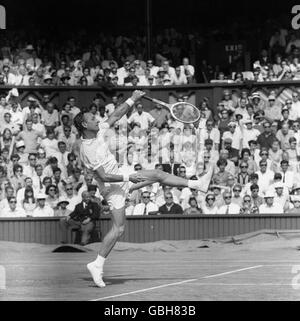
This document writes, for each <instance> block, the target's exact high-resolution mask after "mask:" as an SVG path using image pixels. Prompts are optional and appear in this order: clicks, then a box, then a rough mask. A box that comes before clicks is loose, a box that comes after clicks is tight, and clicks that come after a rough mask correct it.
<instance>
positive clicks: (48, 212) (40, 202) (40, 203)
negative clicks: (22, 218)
mask: <svg viewBox="0 0 300 321" xmlns="http://www.w3.org/2000/svg"><path fill="white" fill-rule="evenodd" d="M46 197H47V196H46V195H45V194H42V193H40V194H38V195H37V197H36V200H37V207H36V208H35V209H34V210H33V213H32V216H33V217H51V216H54V211H53V209H52V208H51V207H50V206H49V205H46Z"/></svg>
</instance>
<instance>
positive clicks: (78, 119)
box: [73, 112, 84, 136]
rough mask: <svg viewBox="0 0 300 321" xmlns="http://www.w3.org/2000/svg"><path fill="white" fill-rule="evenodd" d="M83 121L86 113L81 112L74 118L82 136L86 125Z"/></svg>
mask: <svg viewBox="0 0 300 321" xmlns="http://www.w3.org/2000/svg"><path fill="white" fill-rule="evenodd" d="M83 122H84V113H83V112H80V113H78V114H77V115H76V116H75V118H74V120H73V123H74V126H75V127H76V129H77V131H78V133H79V135H80V136H82V133H83V131H84V127H83V125H82V123H83Z"/></svg>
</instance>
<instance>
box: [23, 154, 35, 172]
mask: <svg viewBox="0 0 300 321" xmlns="http://www.w3.org/2000/svg"><path fill="white" fill-rule="evenodd" d="M36 162H37V159H36V154H34V153H30V154H29V155H28V165H26V166H23V173H24V175H25V176H26V177H31V178H33V177H34V176H35V175H36V171H35V166H36Z"/></svg>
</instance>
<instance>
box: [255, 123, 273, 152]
mask: <svg viewBox="0 0 300 321" xmlns="http://www.w3.org/2000/svg"><path fill="white" fill-rule="evenodd" d="M263 126H264V131H263V133H261V134H260V135H259V136H258V137H257V143H258V144H259V146H260V148H266V149H267V150H269V149H270V148H271V147H272V144H273V142H274V141H275V140H276V136H275V135H274V134H273V133H272V132H271V123H270V122H268V121H266V122H265V123H264V124H263Z"/></svg>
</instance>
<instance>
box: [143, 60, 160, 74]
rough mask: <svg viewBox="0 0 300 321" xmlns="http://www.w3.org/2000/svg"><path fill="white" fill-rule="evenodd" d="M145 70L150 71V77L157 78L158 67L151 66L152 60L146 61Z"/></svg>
mask: <svg viewBox="0 0 300 321" xmlns="http://www.w3.org/2000/svg"><path fill="white" fill-rule="evenodd" d="M146 64H147V68H149V69H150V75H152V76H153V77H157V73H158V71H159V67H158V66H154V64H153V60H151V59H149V60H147V63H146Z"/></svg>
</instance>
